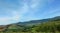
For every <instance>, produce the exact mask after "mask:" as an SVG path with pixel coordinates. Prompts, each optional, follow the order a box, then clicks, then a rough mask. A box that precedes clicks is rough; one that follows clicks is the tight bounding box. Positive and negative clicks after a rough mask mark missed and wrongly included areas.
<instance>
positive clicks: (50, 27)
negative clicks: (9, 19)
mask: <svg viewBox="0 0 60 33" xmlns="http://www.w3.org/2000/svg"><path fill="white" fill-rule="evenodd" d="M4 32H10V33H13V32H18V33H19V32H29V33H30V32H31V33H34V32H41V33H42V32H45V33H51V32H53V33H60V19H54V20H50V21H48V22H43V23H40V24H38V25H37V24H36V25H31V26H20V25H15V24H12V25H10V26H8V28H7V29H6V31H4Z"/></svg>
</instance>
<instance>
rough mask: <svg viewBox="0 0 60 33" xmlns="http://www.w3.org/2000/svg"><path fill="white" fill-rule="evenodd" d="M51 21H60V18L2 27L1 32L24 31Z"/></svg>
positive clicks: (0, 27) (0, 26)
mask: <svg viewBox="0 0 60 33" xmlns="http://www.w3.org/2000/svg"><path fill="white" fill-rule="evenodd" d="M49 21H60V16H57V17H54V18H48V19H42V20H32V21H25V22H18V23H14V24H9V25H0V31H6V30H8V31H9V30H10V29H17V30H19V29H20V30H21V31H22V30H24V28H27V27H28V26H33V25H39V24H41V23H46V22H49Z"/></svg>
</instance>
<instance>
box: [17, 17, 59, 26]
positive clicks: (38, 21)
mask: <svg viewBox="0 0 60 33" xmlns="http://www.w3.org/2000/svg"><path fill="white" fill-rule="evenodd" d="M58 19H59V20H60V16H57V17H54V18H48V19H42V20H32V21H26V22H19V23H16V24H18V25H36V24H40V23H44V22H48V21H52V20H58Z"/></svg>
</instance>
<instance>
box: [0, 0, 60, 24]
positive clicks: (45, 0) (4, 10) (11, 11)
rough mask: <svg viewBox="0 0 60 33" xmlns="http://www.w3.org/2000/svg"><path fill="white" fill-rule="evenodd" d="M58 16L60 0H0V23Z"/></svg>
mask: <svg viewBox="0 0 60 33" xmlns="http://www.w3.org/2000/svg"><path fill="white" fill-rule="evenodd" d="M55 16H60V0H0V25H6V24H11V23H17V22H20V21H21V22H24V21H30V20H38V19H46V18H52V17H55Z"/></svg>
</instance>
